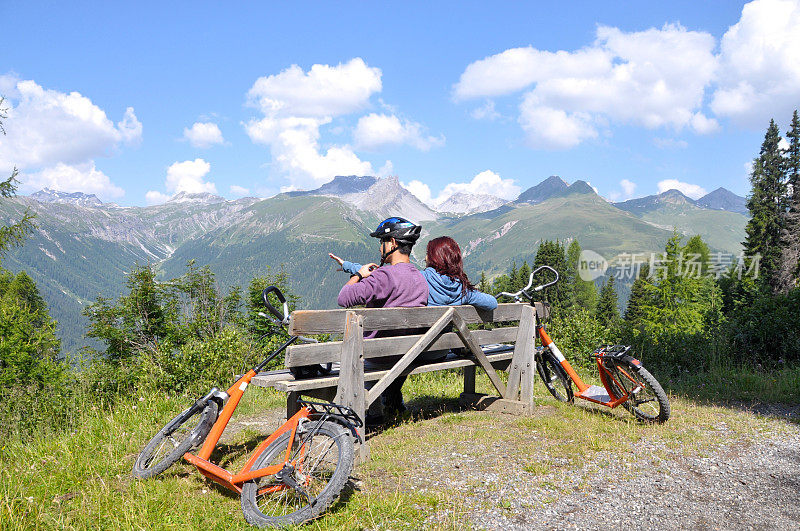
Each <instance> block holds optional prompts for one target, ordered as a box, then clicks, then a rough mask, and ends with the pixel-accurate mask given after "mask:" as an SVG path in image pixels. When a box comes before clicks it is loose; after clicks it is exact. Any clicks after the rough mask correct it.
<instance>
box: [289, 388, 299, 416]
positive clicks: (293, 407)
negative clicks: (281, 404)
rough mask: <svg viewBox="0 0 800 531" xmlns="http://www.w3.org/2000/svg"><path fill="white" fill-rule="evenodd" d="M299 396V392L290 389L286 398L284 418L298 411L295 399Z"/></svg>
mask: <svg viewBox="0 0 800 531" xmlns="http://www.w3.org/2000/svg"><path fill="white" fill-rule="evenodd" d="M298 398H300V393H298V392H297V391H290V392H289V396H288V397H287V398H286V418H287V419H290V418H292V417H293V416H294V415H295V413H297V412H298V411H300V404H298V403H297V399H298Z"/></svg>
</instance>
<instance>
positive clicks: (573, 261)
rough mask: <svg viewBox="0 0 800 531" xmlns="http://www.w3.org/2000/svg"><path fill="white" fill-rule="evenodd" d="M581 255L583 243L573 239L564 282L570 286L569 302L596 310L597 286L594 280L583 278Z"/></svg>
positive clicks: (569, 248) (568, 249)
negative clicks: (580, 264)
mask: <svg viewBox="0 0 800 531" xmlns="http://www.w3.org/2000/svg"><path fill="white" fill-rule="evenodd" d="M580 257H581V245H580V244H579V243H578V240H572V243H570V244H569V247H568V248H567V267H566V273H565V275H564V276H565V278H564V283H565V284H566V285H567V286H569V294H568V295H569V303H570V306H572V307H576V306H577V307H578V308H583V309H584V310H588V311H594V309H595V307H596V306H597V288H596V287H595V285H594V282H587V281H585V280H583V279H582V278H581V277H580V275H579V274H578V266H579V263H578V262H579V261H580Z"/></svg>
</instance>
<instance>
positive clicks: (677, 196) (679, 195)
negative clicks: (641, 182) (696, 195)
mask: <svg viewBox="0 0 800 531" xmlns="http://www.w3.org/2000/svg"><path fill="white" fill-rule="evenodd" d="M657 197H658V199H659V200H660V201H661V202H662V203H670V204H673V205H693V204H694V200H693V199H691V198H689V197H686V195H685V194H684V193H683V192H681V191H680V190H676V189H675V188H670V189H669V190H667V191H666V192H661V193H660V194H658V196H657Z"/></svg>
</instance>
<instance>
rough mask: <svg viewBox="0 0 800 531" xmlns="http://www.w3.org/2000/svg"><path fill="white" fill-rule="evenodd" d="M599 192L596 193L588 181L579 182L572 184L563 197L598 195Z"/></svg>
mask: <svg viewBox="0 0 800 531" xmlns="http://www.w3.org/2000/svg"><path fill="white" fill-rule="evenodd" d="M596 193H597V192H595V191H594V188H592V185H591V184H589V183H587V182H586V181H581V180H577V181H575V182H574V183H572V184H571V185H570V186H569V187H568V188H567V189H566V190H564V193H562V194H561V195H568V194H596Z"/></svg>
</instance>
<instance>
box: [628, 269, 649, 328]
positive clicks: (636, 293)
mask: <svg viewBox="0 0 800 531" xmlns="http://www.w3.org/2000/svg"><path fill="white" fill-rule="evenodd" d="M649 275H650V265H649V264H643V265H642V267H641V269H640V270H639V276H637V277H636V280H634V281H633V286H631V295H630V297H629V298H628V306H627V308H626V309H625V324H626V326H629V327H633V326H636V323H637V322H638V321H639V320H640V319H642V318H643V317H644V316H645V311H644V309H645V307H646V306H647V305H648V304H650V295H649V292H648V289H647V285H648V284H649V283H650V281H649V279H648V276H649Z"/></svg>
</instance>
